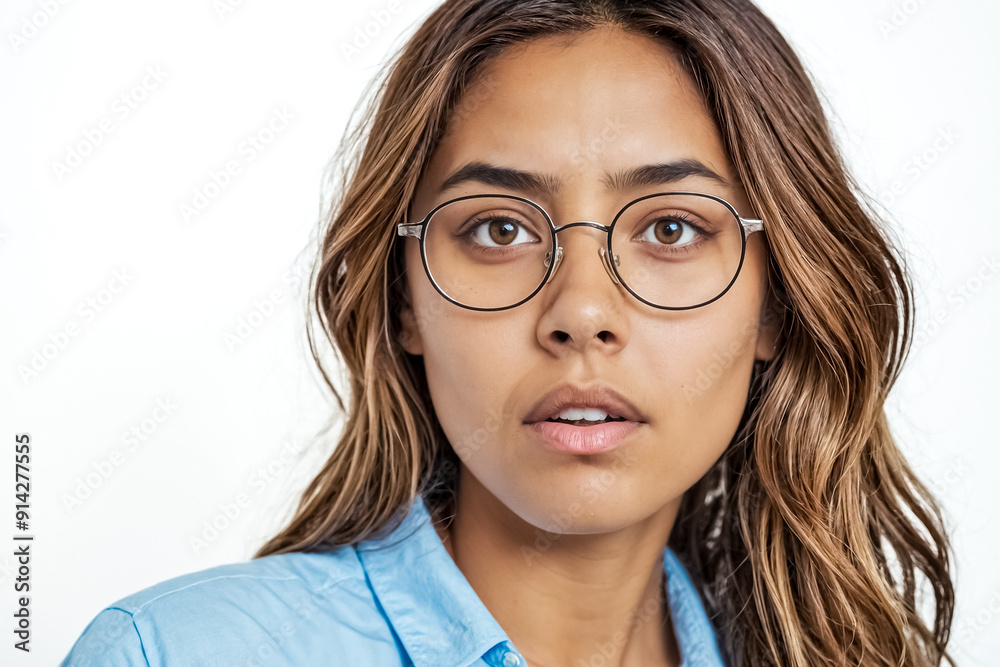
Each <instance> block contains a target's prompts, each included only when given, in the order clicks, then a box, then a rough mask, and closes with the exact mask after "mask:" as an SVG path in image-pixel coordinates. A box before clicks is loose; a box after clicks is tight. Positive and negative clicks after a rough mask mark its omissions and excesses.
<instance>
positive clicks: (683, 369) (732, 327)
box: [403, 29, 775, 533]
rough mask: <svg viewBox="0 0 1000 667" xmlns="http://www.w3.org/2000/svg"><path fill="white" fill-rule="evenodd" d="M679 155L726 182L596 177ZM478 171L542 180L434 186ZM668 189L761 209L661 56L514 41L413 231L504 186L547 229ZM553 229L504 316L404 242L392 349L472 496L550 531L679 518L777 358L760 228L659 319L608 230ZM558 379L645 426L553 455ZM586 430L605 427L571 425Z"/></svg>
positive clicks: (451, 141)
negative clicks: (759, 367)
mask: <svg viewBox="0 0 1000 667" xmlns="http://www.w3.org/2000/svg"><path fill="white" fill-rule="evenodd" d="M681 160H697V161H698V162H700V163H702V164H703V165H705V166H706V167H707V168H708V169H710V170H711V171H713V172H715V174H718V175H719V176H721V177H722V179H724V182H725V184H724V183H722V182H719V181H718V180H716V179H713V178H709V177H706V176H700V175H693V176H688V177H686V178H683V179H682V180H678V181H676V182H663V183H660V184H656V185H644V186H641V187H622V188H615V189H610V188H609V186H608V185H607V184H606V180H609V179H608V178H607V174H610V175H615V174H617V173H622V172H625V171H628V170H632V169H634V168H636V167H642V166H646V165H660V164H664V163H671V162H676V161H681ZM470 163H485V164H489V165H493V166H499V167H504V168H509V169H516V170H519V171H523V172H531V173H532V174H536V175H539V176H540V177H541V180H542V182H543V183H544V184H545V186H544V187H542V188H540V189H538V190H532V191H525V190H513V189H507V188H505V187H501V186H498V185H496V184H492V185H491V184H487V183H483V182H478V181H464V182H461V183H458V184H456V185H453V186H451V187H449V188H447V189H445V190H442V185H443V184H444V182H445V181H446V180H447V179H448V178H449V177H450V176H451V175H453V174H454V173H455V172H457V171H458V170H459V169H461V168H462V167H464V166H466V165H469V164H470ZM555 184H558V187H555ZM727 184H728V185H727ZM666 191H688V192H704V193H708V194H713V195H716V196H719V197H721V198H723V199H725V200H726V201H728V202H729V203H731V204H732V205H733V206H734V207H735V208H736V210H737V211H738V212H739V213H740V215H741V216H743V217H755V216H754V213H755V212H754V211H751V210H750V206H749V203H748V201H747V198H746V194H745V193H744V191H743V189H742V186H741V185H739V183H738V182H737V179H736V175H735V174H734V170H733V167H732V165H731V164H730V162H729V159H728V157H727V154H726V152H725V149H724V147H723V144H722V141H721V138H720V136H719V132H718V129H717V128H716V126H715V124H714V122H713V120H712V118H711V117H710V115H709V112H708V110H707V109H706V107H705V104H704V103H703V101H702V100H701V99H700V97H699V95H698V93H697V90H696V88H695V86H694V84H693V82H692V81H691V80H690V79H689V77H688V76H687V75H686V74H684V73H683V72H682V70H681V69H680V68H679V67H678V65H677V64H676V63H675V61H674V59H673V56H672V55H671V52H670V51H669V50H668V49H667V47H665V46H663V45H661V44H659V43H657V42H654V41H652V40H649V39H647V38H643V37H638V36H634V35H627V34H625V33H622V32H619V31H616V30H612V29H599V30H595V31H591V32H589V33H587V34H585V35H583V36H582V37H577V38H576V39H575V40H568V39H566V38H545V39H540V40H536V41H534V42H530V43H528V44H527V45H521V46H518V47H514V48H511V49H508V50H507V51H506V52H505V54H504V55H502V56H501V57H500V58H499V59H497V60H495V61H493V63H492V65H491V66H490V67H489V68H488V70H486V71H484V72H483V73H481V74H480V75H479V77H478V79H477V81H476V83H475V84H474V85H473V86H472V87H471V88H470V89H469V90H468V91H467V93H466V95H465V98H464V100H463V103H462V106H461V107H460V108H459V110H458V111H457V113H456V114H455V115H454V116H453V118H452V121H451V123H450V125H449V128H448V133H447V135H446V136H445V137H444V138H443V140H442V141H441V143H440V144H439V145H438V146H437V148H436V152H435V154H434V156H433V158H432V160H431V162H430V164H429V166H428V168H427V169H426V171H425V172H424V174H423V175H422V178H421V181H420V183H419V185H418V189H417V192H416V196H415V198H414V201H413V204H412V207H411V211H410V218H409V220H410V221H416V220H421V219H423V218H424V217H425V216H426V215H427V213H428V212H429V211H430V210H431V209H432V208H434V207H435V206H436V205H438V204H441V203H443V202H445V201H447V200H449V199H452V198H455V197H459V196H462V195H467V194H478V193H505V194H514V195H520V196H524V197H528V198H530V199H531V200H533V201H535V202H537V203H538V204H540V205H541V206H542V207H544V208H545V209H546V210H547V211H548V212H549V214H550V215H551V216H552V218H553V221H554V223H555V224H556V225H557V226H559V225H564V224H567V223H569V222H575V221H582V220H589V221H597V222H600V223H602V224H605V225H610V224H611V221H612V219H613V218H614V216H615V214H616V213H617V212H618V211H619V210H620V209H621V208H622V206H624V205H625V204H627V203H628V202H630V201H632V200H633V199H636V198H638V197H641V196H643V195H646V194H653V193H657V192H666ZM558 236H559V238H558V242H559V244H560V245H561V246H562V248H563V251H564V255H563V257H562V260H561V264H560V265H559V266H558V271H557V272H556V273H555V275H554V277H553V278H552V280H551V281H550V282H549V283H548V284H547V285H546V286H545V287H544V288H543V289H542V290H541V291H540V292H539V293H538V294H536V295H535V296H534V297H533V298H532V299H531V300H529V301H527V302H526V303H523V304H521V305H520V306H517V307H515V308H512V309H509V310H504V311H497V312H479V311H473V310H468V309H464V308H461V307H459V306H456V305H454V304H452V303H450V302H448V301H447V300H445V299H444V298H443V297H442V296H441V295H440V294H439V293H438V292H437V291H436V290H435V289H434V287H433V286H432V285H431V283H430V282H429V281H428V279H427V276H426V274H425V272H424V269H423V267H422V264H421V258H420V249H419V242H418V240H417V239H415V238H407V239H406V241H405V242H406V272H407V276H408V294H409V299H410V307H409V308H408V309H407V310H406V312H404V317H403V320H404V333H403V346H404V348H405V349H406V350H407V352H409V353H411V354H416V355H422V356H423V359H424V364H425V368H426V374H427V382H428V385H429V389H430V394H431V398H432V400H433V404H434V409H435V412H436V413H437V416H438V419H439V421H440V423H441V425H442V427H443V429H444V432H445V434H446V435H447V437H448V440H449V441H450V443H451V445H452V447H454V449H455V450H456V452H457V453H458V455H459V457H460V458H461V460H462V463H463V466H464V470H463V476H462V484H463V487H464V485H466V484H471V485H473V487H474V488H475V489H477V490H478V491H479V492H480V493H479V497H481V498H487V499H489V500H490V501H493V500H494V499H495V500H496V501H498V503H497V506H498V507H502V508H506V509H508V510H509V511H510V512H513V513H514V514H516V515H517V516H519V517H520V518H521V519H523V520H524V521H526V522H528V523H529V524H532V525H533V526H535V527H537V528H541V529H543V530H550V531H554V532H561V533H596V532H607V531H613V530H617V529H621V528H625V527H627V526H632V525H634V524H636V523H637V522H640V521H642V520H643V519H648V518H650V517H651V516H652V515H653V514H654V513H657V512H663V511H665V510H667V511H669V509H670V508H671V507H673V508H674V511H676V507H677V506H678V505H679V502H680V498H681V496H682V494H683V493H684V492H685V491H686V490H687V489H688V488H689V487H691V486H692V485H693V484H694V483H695V482H697V481H698V479H699V478H700V477H702V475H703V474H704V473H705V472H706V471H707V470H708V469H709V468H710V467H711V465H712V464H713V462H715V460H716V459H717V458H718V457H719V456H720V455H721V453H722V452H723V450H724V449H725V448H726V446H727V444H728V443H729V442H730V440H731V439H732V437H733V435H734V433H735V431H736V429H737V426H738V424H739V421H740V417H741V415H742V412H743V409H744V406H745V404H746V398H747V390H748V386H749V380H750V376H751V370H752V365H753V361H754V359H755V358H757V359H770V358H771V355H772V351H773V346H774V341H775V331H773V328H774V327H773V326H768V327H762V326H761V324H760V323H761V322H762V319H763V314H764V308H765V300H766V297H767V294H768V292H767V278H766V265H767V264H766V262H767V259H766V258H767V254H766V248H765V244H764V240H763V238H762V234H753V235H751V236H750V237H749V238H748V241H747V249H746V258H745V260H744V263H743V266H742V269H741V270H740V274H739V278H738V280H737V281H736V282H735V284H734V285H733V286H732V287H731V288H730V290H729V291H728V292H727V293H726V294H725V295H724V296H723V297H722V298H720V299H719V300H717V301H715V302H713V303H711V304H709V305H707V306H702V307H700V308H695V309H693V310H686V311H667V310H660V309H656V308H653V307H651V306H648V305H646V304H643V303H641V302H640V301H638V300H637V299H635V298H634V297H633V296H632V295H630V294H629V293H628V292H626V291H625V290H624V289H623V288H622V287H621V286H619V285H616V284H615V283H614V282H613V281H612V280H611V278H610V277H609V274H608V272H607V271H606V270H605V267H604V265H603V264H602V259H601V256H600V255H599V249H600V248H601V247H602V246H604V245H605V244H606V243H607V235H606V234H605V233H604V232H602V231H600V230H597V229H595V228H592V227H586V226H582V227H573V228H571V229H567V230H565V231H562V232H560V233H559V235H558ZM567 384H568V385H571V386H573V387H577V388H582V389H588V388H592V387H596V386H599V385H602V386H605V387H608V388H610V389H612V390H614V391H617V392H619V393H620V394H621V395H623V396H624V397H625V398H626V399H627V400H628V401H629V402H631V404H632V406H634V408H635V410H636V411H637V413H638V416H639V417H640V418H638V419H635V420H634V421H636V422H638V423H636V424H634V425H631V428H630V429H628V435H627V436H626V437H625V438H624V439H623V440H621V441H620V443H618V446H616V447H614V448H613V449H611V450H608V451H600V452H596V453H580V452H577V451H563V450H559V449H558V448H555V447H553V446H551V445H550V444H549V443H548V442H547V441H546V439H545V438H544V437H543V436H542V435H541V434H540V430H541V429H539V428H537V427H535V426H533V425H532V423H530V422H532V419H531V417H532V413H533V412H536V408H537V407H538V404H539V402H540V401H542V400H543V398H545V397H546V395H547V394H548V393H549V392H550V391H551V390H553V389H554V388H557V387H559V386H562V385H567ZM587 428H604V427H595V426H588V425H580V426H567V427H564V429H579V430H580V431H581V432H582V430H583V429H587Z"/></svg>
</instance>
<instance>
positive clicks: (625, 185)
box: [439, 158, 730, 193]
mask: <svg viewBox="0 0 1000 667" xmlns="http://www.w3.org/2000/svg"><path fill="white" fill-rule="evenodd" d="M690 176H701V177H703V178H708V179H711V180H713V181H716V182H717V183H719V184H720V185H722V186H724V187H727V188H728V187H730V184H729V181H727V180H726V179H725V178H723V177H722V176H720V175H719V174H717V173H715V172H714V171H712V170H711V169H709V168H708V167H707V166H706V165H705V164H704V163H702V162H700V161H699V160H695V159H694V158H685V159H682V160H674V161H672V162H664V163H660V164H649V165H644V166H641V167H633V168H632V169H620V170H618V171H616V172H614V173H610V172H607V171H605V172H604V176H603V178H602V179H601V182H602V183H603V184H604V187H605V188H607V189H608V190H618V191H621V190H629V189H634V188H641V187H645V186H651V185H667V184H670V183H676V182H678V181H682V180H684V179H685V178H688V177H690ZM469 182H476V183H481V184H483V185H490V186H493V187H498V188H504V189H506V190H520V191H526V192H532V193H539V192H559V190H560V189H561V188H562V186H563V182H562V181H561V180H560V179H558V178H556V177H555V176H551V175H548V174H536V173H533V172H530V171H522V170H520V169H512V168H510V167H500V166H497V165H492V164H487V163H485V162H470V163H469V164H467V165H465V166H464V167H462V168H461V169H459V170H458V171H456V172H455V173H453V174H452V175H451V176H449V177H448V178H447V179H445V181H444V183H442V184H441V187H440V189H439V192H444V191H445V190H448V189H450V188H453V187H455V186H457V185H460V184H462V183H469Z"/></svg>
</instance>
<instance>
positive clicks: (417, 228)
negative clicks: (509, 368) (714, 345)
mask: <svg viewBox="0 0 1000 667" xmlns="http://www.w3.org/2000/svg"><path fill="white" fill-rule="evenodd" d="M664 195H687V196H693V197H704V198H706V199H711V200H713V201H716V202H718V203H720V204H722V205H723V206H725V207H726V208H727V209H728V210H729V212H730V213H731V214H732V215H733V217H734V218H735V219H736V221H737V223H739V228H740V263H739V264H738V265H737V266H736V272H735V273H734V274H733V277H732V279H731V280H730V281H729V284H727V285H726V287H725V288H724V289H723V290H722V291H721V292H719V294H717V295H716V296H714V297H712V298H711V299H709V300H708V301H703V302H701V303H698V304H695V305H693V306H661V305H659V304H657V303H653V302H652V301H649V300H648V299H644V298H643V297H641V296H640V295H639V294H637V293H636V292H635V290H633V289H632V288H631V287H629V285H628V283H627V282H625V280H624V278H622V276H621V274H620V273H618V264H619V260H618V257H617V256H615V254H614V247H613V246H612V242H611V239H612V237H613V235H614V229H615V225H616V224H617V223H618V220H619V219H620V218H621V217H622V215H623V214H624V213H625V211H627V210H628V209H629V208H630V207H631V206H633V205H635V204H638V203H639V202H641V201H645V200H647V199H652V198H653V197H662V196H664ZM487 197H489V198H501V199H513V200H514V201H519V202H523V203H525V204H529V205H530V206H532V207H534V208H535V209H537V210H538V212H539V213H541V214H542V217H544V218H545V221H546V222H547V223H548V224H549V234H550V235H551V239H552V247H553V248H554V249H555V261H552V252H551V251H550V252H549V253H548V254H547V255H546V259H545V264H546V270H545V275H544V276H543V277H542V280H541V282H540V283H539V284H538V287H536V288H535V289H534V291H532V292H531V294H529V295H528V296H526V297H524V298H523V299H521V300H520V301H518V302H517V303H514V304H511V305H509V306H499V307H496V308H480V307H478V306H470V305H467V304H464V303H462V302H461V301H457V300H456V299H454V298H452V297H451V296H449V295H448V294H447V293H446V292H445V291H444V290H443V289H442V288H441V286H440V285H438V283H437V280H435V279H434V275H433V274H432V273H431V270H430V267H429V266H428V265H427V247H426V244H425V243H424V239H425V238H426V237H427V235H426V234H425V233H424V232H425V230H426V229H427V226H428V225H429V224H430V222H431V219H432V218H433V217H434V214H435V213H437V212H438V211H440V210H441V209H442V208H444V207H445V206H447V205H449V204H452V203H454V202H459V201H465V200H468V199H483V198H487ZM570 227H593V228H594V229H599V230H601V231H603V232H607V235H608V241H607V246H606V247H603V246H602V247H601V249H600V255H601V260H602V262H603V264H604V266H605V268H606V269H607V271H608V274H609V275H610V276H611V279H612V280H613V281H614V282H615V284H618V285H621V286H622V287H624V288H625V290H626V291H627V292H628V293H629V294H631V295H632V296H634V297H635V298H636V299H638V300H639V301H641V302H642V303H644V304H646V305H647V306H651V307H653V308H657V309H659V310H692V309H694V308H701V307H702V306H707V305H708V304H710V303H712V302H713V301H717V300H718V299H721V298H722V297H723V296H724V295H725V294H726V292H728V291H729V289H730V288H731V287H732V286H733V285H734V284H735V283H736V279H737V278H739V276H740V271H741V270H742V269H743V260H744V258H745V257H746V252H747V237H749V236H750V235H751V234H753V233H754V232H763V231H764V221H763V220H759V219H755V218H743V217H741V216H740V214H739V213H738V212H737V211H736V208H735V207H733V205H732V204H730V203H729V202H727V201H726V200H725V199H723V198H721V197H717V196H716V195H710V194H707V193H704V192H657V193H655V194H651V195H643V196H642V197H638V198H637V199H633V200H632V201H630V202H629V203H627V204H625V205H624V206H623V207H622V208H621V209H620V210H619V211H618V213H617V214H616V215H615V217H614V219H613V220H612V221H611V224H610V225H602V224H601V223H599V222H592V221H589V220H580V221H577V222H570V223H567V224H565V225H562V226H559V227H557V226H556V225H555V223H554V222H552V217H551V216H550V215H549V214H548V211H546V210H545V209H544V208H542V206H541V205H540V204H537V203H536V202H533V201H531V200H530V199H527V198H526V197H520V196H518V195H508V194H489V193H480V194H474V195H464V196H462V197H455V198H454V199H449V200H448V201H446V202H444V203H442V204H438V205H437V206H435V207H434V208H433V209H431V211H430V213H428V214H427V215H426V216H424V218H423V220H419V221H417V222H402V223H399V224H398V225H397V226H396V234H397V236H413V237H415V238H417V240H419V241H420V259H421V263H422V264H423V265H424V273H426V274H427V279H428V280H430V281H431V285H433V286H434V289H436V290H437V292H438V294H440V295H441V296H443V297H444V298H445V299H447V300H448V301H449V302H451V303H453V304H455V305H456V306H460V307H462V308H466V309H468V310H477V311H483V312H494V311H498V310H510V309H511V308H517V307H518V306H520V305H521V304H523V303H526V302H527V301H530V300H531V299H532V298H533V297H534V296H535V295H536V294H538V293H539V292H540V291H541V290H542V288H543V287H545V285H546V284H547V283H548V282H549V280H550V279H551V278H552V276H553V272H554V270H555V267H556V266H557V265H558V264H559V262H560V260H561V259H562V255H563V249H562V246H560V245H559V243H558V237H557V236H556V234H558V233H559V232H561V231H563V230H564V229H569V228H570ZM609 258H614V261H611V260H609Z"/></svg>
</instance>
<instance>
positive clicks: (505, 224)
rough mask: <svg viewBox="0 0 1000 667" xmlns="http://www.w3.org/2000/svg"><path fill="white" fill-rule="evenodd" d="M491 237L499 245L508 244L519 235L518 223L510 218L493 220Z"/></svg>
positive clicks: (490, 227) (491, 222) (490, 225)
mask: <svg viewBox="0 0 1000 667" xmlns="http://www.w3.org/2000/svg"><path fill="white" fill-rule="evenodd" d="M489 229H490V238H491V239H493V241H494V242H495V243H498V244H499V245H507V244H509V243H510V242H511V241H513V240H514V239H515V238H516V237H517V225H515V224H514V223H513V222H511V221H509V220H491V221H490V223H489Z"/></svg>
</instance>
